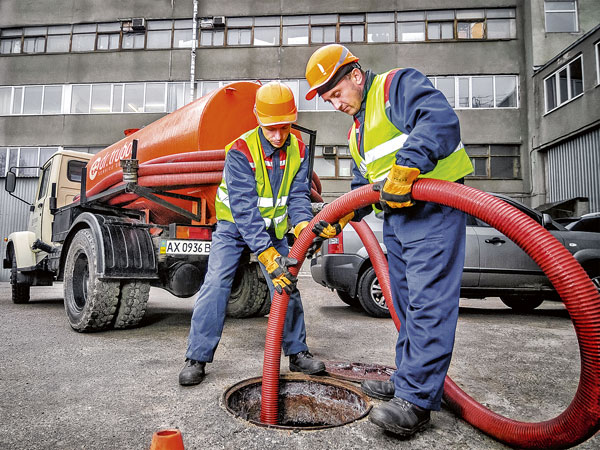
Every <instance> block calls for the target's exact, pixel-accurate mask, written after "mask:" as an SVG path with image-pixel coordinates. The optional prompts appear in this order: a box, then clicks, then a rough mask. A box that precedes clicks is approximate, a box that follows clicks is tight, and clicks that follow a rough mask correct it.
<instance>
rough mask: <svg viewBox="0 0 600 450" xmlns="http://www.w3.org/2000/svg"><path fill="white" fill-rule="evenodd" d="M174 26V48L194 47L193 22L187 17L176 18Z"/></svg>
mask: <svg viewBox="0 0 600 450" xmlns="http://www.w3.org/2000/svg"><path fill="white" fill-rule="evenodd" d="M173 28H174V30H173V48H192V44H193V40H192V36H193V31H194V26H193V22H192V21H191V20H187V19H186V20H175V21H174V23H173Z"/></svg>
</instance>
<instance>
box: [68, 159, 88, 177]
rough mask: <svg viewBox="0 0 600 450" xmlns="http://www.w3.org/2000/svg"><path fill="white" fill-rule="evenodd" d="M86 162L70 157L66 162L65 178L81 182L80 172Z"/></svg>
mask: <svg viewBox="0 0 600 450" xmlns="http://www.w3.org/2000/svg"><path fill="white" fill-rule="evenodd" d="M86 164H87V162H85V161H78V160H75V159H72V160H71V161H69V162H68V163H67V179H68V180H69V181H74V182H76V183H81V174H82V172H83V168H84V167H85V166H86Z"/></svg>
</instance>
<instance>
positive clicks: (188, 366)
mask: <svg viewBox="0 0 600 450" xmlns="http://www.w3.org/2000/svg"><path fill="white" fill-rule="evenodd" d="M204 366H206V363H205V362H202V361H196V360H195V359H186V360H185V366H183V369H181V372H179V384H180V385H182V386H193V385H195V384H200V383H201V382H202V380H204Z"/></svg>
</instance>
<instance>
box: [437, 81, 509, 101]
mask: <svg viewBox="0 0 600 450" xmlns="http://www.w3.org/2000/svg"><path fill="white" fill-rule="evenodd" d="M431 80H432V83H433V84H434V86H435V87H436V88H437V89H439V90H440V91H442V93H443V94H444V95H445V96H446V98H447V99H448V103H450V106H452V107H453V108H517V107H518V80H517V76H516V75H488V76H459V77H431Z"/></svg>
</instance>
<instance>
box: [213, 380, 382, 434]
mask: <svg viewBox="0 0 600 450" xmlns="http://www.w3.org/2000/svg"><path fill="white" fill-rule="evenodd" d="M261 389H262V377H256V378H250V379H248V380H244V381H240V382H239V383H236V384H234V385H233V386H231V387H230V388H229V389H227V390H226V391H225V394H224V395H223V403H224V404H225V408H226V409H227V411H229V412H230V413H232V414H234V415H235V416H237V417H240V418H242V419H244V420H247V421H249V422H251V423H253V424H255V425H259V426H263V427H272V428H281V429H292V430H319V429H323V428H331V427H338V426H340V425H346V424H348V423H351V422H354V421H355V420H358V419H361V418H363V417H365V416H366V415H367V413H368V412H369V410H370V409H371V405H370V404H369V402H368V397H367V396H366V395H365V394H363V393H362V392H361V391H360V390H359V389H358V388H356V387H354V386H351V385H349V384H348V383H345V382H343V381H340V380H335V379H333V378H329V377H311V376H307V375H301V374H289V375H287V374H286V375H283V376H281V377H280V379H279V404H278V410H279V421H278V425H269V424H266V423H262V422H261V421H260V408H261V399H262V395H261Z"/></svg>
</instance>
